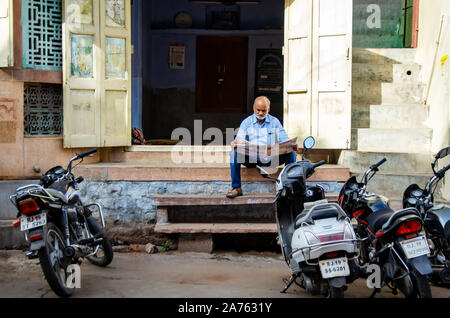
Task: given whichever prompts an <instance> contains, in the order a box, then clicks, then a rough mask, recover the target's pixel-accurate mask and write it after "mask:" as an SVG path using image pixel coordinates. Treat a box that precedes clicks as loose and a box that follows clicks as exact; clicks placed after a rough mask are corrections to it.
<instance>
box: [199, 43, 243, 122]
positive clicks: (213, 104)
mask: <svg viewBox="0 0 450 318" xmlns="http://www.w3.org/2000/svg"><path fill="white" fill-rule="evenodd" d="M247 52H248V38H247V37H229V36H226V37H225V36H223V37H222V36H220V37H215V36H198V37H197V79H196V91H195V94H196V107H195V109H196V111H197V112H240V113H245V112H246V108H247V63H248V53H247Z"/></svg>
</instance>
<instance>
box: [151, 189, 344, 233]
mask: <svg viewBox="0 0 450 318" xmlns="http://www.w3.org/2000/svg"><path fill="white" fill-rule="evenodd" d="M337 190H340V189H337ZM325 197H326V199H327V200H328V201H329V202H337V197H338V192H334V193H326V194H325ZM152 199H153V200H154V202H155V205H156V206H157V212H156V223H157V224H165V223H186V222H188V221H189V222H188V223H196V222H208V221H210V222H218V223H228V222H231V221H232V222H235V221H236V220H239V221H240V222H245V223H253V222H258V223H260V222H272V221H274V215H275V210H274V204H273V201H274V199H275V194H268V193H267V194H264V193H262V194H250V195H244V196H240V197H236V198H234V199H228V198H226V197H225V196H224V195H168V194H163V195H154V196H153V198H152Z"/></svg>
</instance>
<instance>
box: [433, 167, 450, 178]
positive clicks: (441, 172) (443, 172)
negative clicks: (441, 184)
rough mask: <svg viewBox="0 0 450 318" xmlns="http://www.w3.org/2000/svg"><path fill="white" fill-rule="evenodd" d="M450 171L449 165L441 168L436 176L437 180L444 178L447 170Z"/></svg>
mask: <svg viewBox="0 0 450 318" xmlns="http://www.w3.org/2000/svg"><path fill="white" fill-rule="evenodd" d="M448 169H450V164H449V165H448V166H446V167H445V168H443V169H442V170H440V171H438V173H437V174H436V175H437V176H438V177H439V178H442V177H444V175H445V173H446V172H447V170H448Z"/></svg>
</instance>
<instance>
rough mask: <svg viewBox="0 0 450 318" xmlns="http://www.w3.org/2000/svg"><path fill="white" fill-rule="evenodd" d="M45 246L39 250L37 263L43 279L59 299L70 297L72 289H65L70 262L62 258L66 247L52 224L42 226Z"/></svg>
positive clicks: (62, 237) (59, 233) (57, 229)
mask: <svg viewBox="0 0 450 318" xmlns="http://www.w3.org/2000/svg"><path fill="white" fill-rule="evenodd" d="M44 239H45V246H44V247H42V248H41V249H40V250H39V253H38V255H39V261H40V263H41V268H42V271H43V272H44V276H45V279H46V280H47V282H48V284H49V285H50V287H51V288H52V290H53V291H54V292H55V293H56V294H57V295H58V296H60V297H70V296H72V294H73V292H74V289H75V288H74V287H73V288H69V287H67V276H68V273H67V267H68V266H69V265H70V260H68V259H67V258H65V257H64V254H63V251H64V248H65V247H66V244H65V243H64V236H63V235H62V233H61V231H60V229H59V228H58V227H57V226H56V225H55V224H54V223H52V222H49V223H47V225H46V226H44Z"/></svg>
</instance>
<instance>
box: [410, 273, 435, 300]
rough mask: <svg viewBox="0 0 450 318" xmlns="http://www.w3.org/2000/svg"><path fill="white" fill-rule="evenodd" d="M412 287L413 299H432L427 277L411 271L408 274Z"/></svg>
mask: <svg viewBox="0 0 450 318" xmlns="http://www.w3.org/2000/svg"><path fill="white" fill-rule="evenodd" d="M410 276H411V280H412V282H413V285H414V293H413V295H412V297H413V298H432V294H431V287H430V283H429V282H428V278H427V276H424V275H422V274H420V273H419V272H417V271H416V270H415V269H413V270H412V271H411V273H410Z"/></svg>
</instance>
